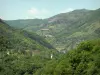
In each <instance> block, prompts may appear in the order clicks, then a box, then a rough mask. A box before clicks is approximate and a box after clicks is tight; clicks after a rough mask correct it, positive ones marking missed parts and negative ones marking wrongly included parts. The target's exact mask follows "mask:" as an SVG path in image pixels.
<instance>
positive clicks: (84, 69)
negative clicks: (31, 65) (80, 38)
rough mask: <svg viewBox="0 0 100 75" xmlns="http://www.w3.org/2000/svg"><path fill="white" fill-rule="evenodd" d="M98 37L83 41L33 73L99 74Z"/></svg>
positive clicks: (55, 74) (50, 74)
mask: <svg viewBox="0 0 100 75" xmlns="http://www.w3.org/2000/svg"><path fill="white" fill-rule="evenodd" d="M99 59H100V39H98V40H91V41H85V42H82V43H80V44H79V45H78V47H77V48H75V49H74V50H71V51H69V52H68V53H66V54H65V55H63V56H62V57H61V58H60V59H58V60H51V61H49V62H48V63H47V64H46V66H44V67H43V68H41V69H39V70H37V71H36V73H35V75H100V60H99Z"/></svg>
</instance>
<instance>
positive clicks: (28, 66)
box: [0, 19, 58, 75]
mask: <svg viewBox="0 0 100 75" xmlns="http://www.w3.org/2000/svg"><path fill="white" fill-rule="evenodd" d="M51 54H53V55H57V54H58V52H57V51H56V50H55V49H54V48H53V46H52V45H51V44H49V43H48V42H47V41H46V40H45V39H44V38H43V37H40V36H39V35H37V34H35V33H32V32H27V31H24V30H19V29H14V28H12V27H10V26H9V25H7V24H6V23H5V22H3V21H2V20H1V19H0V75H33V74H34V73H35V72H36V70H37V69H40V68H42V67H43V66H44V65H45V63H46V62H47V61H50V60H51ZM55 58H57V56H53V59H55Z"/></svg>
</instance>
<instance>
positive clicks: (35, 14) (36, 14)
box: [27, 8, 50, 18]
mask: <svg viewBox="0 0 100 75" xmlns="http://www.w3.org/2000/svg"><path fill="white" fill-rule="evenodd" d="M27 13H28V18H46V17H47V16H48V15H49V14H50V11H48V10H47V9H44V8H43V9H37V8H31V9H29V10H28V11H27Z"/></svg>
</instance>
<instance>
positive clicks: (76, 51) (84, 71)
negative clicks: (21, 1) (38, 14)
mask: <svg viewBox="0 0 100 75" xmlns="http://www.w3.org/2000/svg"><path fill="white" fill-rule="evenodd" d="M99 59H100V8H99V9H96V10H87V9H77V10H73V11H70V12H67V13H60V14H57V15H55V16H52V17H50V18H46V19H19V20H2V19H0V75H99V74H100V60H99Z"/></svg>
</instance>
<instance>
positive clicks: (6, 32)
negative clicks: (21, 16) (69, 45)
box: [0, 19, 54, 51]
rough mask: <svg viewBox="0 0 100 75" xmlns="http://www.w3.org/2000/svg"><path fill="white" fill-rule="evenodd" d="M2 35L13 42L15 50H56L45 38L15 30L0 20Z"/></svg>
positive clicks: (0, 32)
mask: <svg viewBox="0 0 100 75" xmlns="http://www.w3.org/2000/svg"><path fill="white" fill-rule="evenodd" d="M0 35H1V36H3V37H6V39H8V40H9V41H10V42H11V44H12V45H11V46H12V49H14V50H32V51H34V50H38V51H45V50H49V49H54V48H53V46H52V45H51V44H49V43H48V42H47V41H46V40H45V39H44V38H43V37H40V36H39V35H37V34H35V33H33V32H27V31H25V30H20V29H14V28H12V27H10V26H9V25H8V24H6V23H5V22H3V21H2V20H1V19H0Z"/></svg>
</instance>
